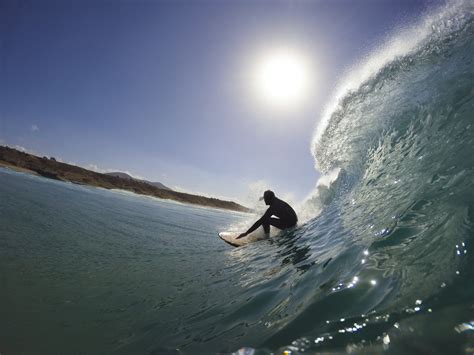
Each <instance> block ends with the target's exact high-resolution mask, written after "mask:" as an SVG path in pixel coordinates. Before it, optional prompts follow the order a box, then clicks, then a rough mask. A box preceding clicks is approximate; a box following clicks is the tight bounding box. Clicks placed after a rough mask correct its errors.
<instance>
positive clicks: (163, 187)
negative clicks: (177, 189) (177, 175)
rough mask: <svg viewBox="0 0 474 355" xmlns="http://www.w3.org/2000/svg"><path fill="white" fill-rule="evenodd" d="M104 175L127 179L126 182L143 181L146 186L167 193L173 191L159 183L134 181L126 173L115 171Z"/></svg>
mask: <svg viewBox="0 0 474 355" xmlns="http://www.w3.org/2000/svg"><path fill="white" fill-rule="evenodd" d="M105 174H106V175H110V176H115V177H118V178H121V179H128V180H135V181H143V182H145V183H147V184H150V185H152V186H155V187H157V188H159V189H163V190H169V191H174V190H173V189H170V188H169V187H168V186H166V185H163V184H162V183H161V182H152V181H148V180H141V179H136V178H134V177H133V176H130V175H128V174H127V173H122V172H120V171H115V172H111V173H105Z"/></svg>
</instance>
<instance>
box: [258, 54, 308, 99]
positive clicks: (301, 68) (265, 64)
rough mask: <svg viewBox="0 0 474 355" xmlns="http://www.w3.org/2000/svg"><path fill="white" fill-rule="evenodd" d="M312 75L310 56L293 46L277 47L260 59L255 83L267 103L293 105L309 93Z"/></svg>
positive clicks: (260, 95)
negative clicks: (291, 47) (287, 48)
mask: <svg viewBox="0 0 474 355" xmlns="http://www.w3.org/2000/svg"><path fill="white" fill-rule="evenodd" d="M311 76H312V75H311V71H310V66H309V64H308V60H307V59H306V58H305V57H304V56H303V55H301V54H299V53H297V52H295V51H291V50H275V51H272V52H269V53H266V54H265V55H264V56H262V58H261V59H260V60H259V61H258V64H257V66H256V70H255V83H254V84H255V87H256V91H257V95H258V96H259V97H260V98H261V99H262V101H263V102H264V103H266V104H267V105H271V106H273V107H277V108H290V107H295V106H298V105H299V104H301V103H302V102H303V101H304V100H305V99H306V98H307V97H308V95H309V91H310V83H311V80H312V78H311Z"/></svg>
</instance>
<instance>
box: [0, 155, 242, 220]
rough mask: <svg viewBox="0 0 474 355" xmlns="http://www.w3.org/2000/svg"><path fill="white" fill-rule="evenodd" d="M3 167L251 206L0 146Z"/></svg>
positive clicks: (214, 204)
mask: <svg viewBox="0 0 474 355" xmlns="http://www.w3.org/2000/svg"><path fill="white" fill-rule="evenodd" d="M0 167H5V168H9V169H12V170H15V171H18V172H23V173H28V174H34V175H37V176H42V177H46V178H49V179H54V180H60V181H68V182H71V183H74V184H79V185H89V186H94V187H101V188H105V189H109V190H124V191H129V192H131V193H135V194H138V195H146V196H151V197H155V198H159V199H164V200H173V201H176V202H180V203H185V204H191V205H198V206H203V207H211V208H218V209H225V210H231V211H236V212H244V213H249V212H251V210H250V209H249V208H247V207H245V206H242V205H239V204H238V203H236V202H233V201H225V200H219V199H217V198H212V197H205V196H199V195H192V194H188V193H184V192H177V191H173V190H166V189H160V188H158V187H156V186H153V185H151V184H149V183H147V182H144V181H139V180H129V179H124V178H121V177H116V176H111V175H107V174H101V173H97V172H94V171H91V170H87V169H84V168H81V167H78V166H75V165H69V164H66V163H61V162H58V161H56V160H55V159H54V158H48V157H42V158H40V157H38V156H35V155H32V154H28V153H24V152H20V151H18V150H16V149H13V148H9V147H5V146H0Z"/></svg>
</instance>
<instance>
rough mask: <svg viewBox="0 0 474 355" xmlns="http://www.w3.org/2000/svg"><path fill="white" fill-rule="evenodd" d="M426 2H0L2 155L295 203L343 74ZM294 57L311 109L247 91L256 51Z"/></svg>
mask: <svg viewBox="0 0 474 355" xmlns="http://www.w3.org/2000/svg"><path fill="white" fill-rule="evenodd" d="M433 6H435V2H434V1H413V0H409V1H408V0H407V1H389V0H370V1H369V0H364V1H352V0H351V1H349V0H347V1H342V0H335V1H316V0H315V1H309V0H304V1H303V0H302V1H289V0H286V1H201V0H196V1H151V0H149V1H141V0H136V1H133V0H127V1H123V0H117V1H106V0H104V1H101V0H95V1H47V0H46V1H11V0H6V1H5V0H4V1H2V5H0V24H1V27H0V31H1V32H0V40H1V42H2V47H1V49H0V51H1V58H0V59H1V67H0V71H1V75H0V144H8V145H10V146H21V147H25V148H26V149H28V150H29V151H32V152H35V153H37V154H40V155H49V156H55V157H57V158H60V159H61V160H63V161H65V162H72V163H75V164H78V165H81V166H84V167H92V166H95V167H97V168H98V169H100V170H104V171H105V170H120V171H128V172H131V173H132V174H134V175H136V176H140V177H143V178H146V179H148V180H153V181H160V182H162V183H164V184H166V185H168V186H170V187H176V188H178V189H181V190H184V191H188V192H194V193H200V194H206V195H210V196H216V197H226V198H232V199H234V200H238V201H241V202H244V203H246V202H247V201H249V200H251V199H252V196H253V194H256V193H258V194H260V193H261V191H260V190H261V189H262V188H264V187H271V188H272V189H273V190H274V191H275V192H276V193H277V195H280V196H286V197H288V198H290V199H292V200H293V201H295V202H296V201H299V200H301V199H303V198H304V197H305V196H306V195H308V194H309V193H310V192H311V190H312V189H313V188H314V186H315V184H316V181H317V179H318V176H319V174H318V172H317V171H316V170H315V168H314V160H313V157H312V156H311V153H310V142H311V139H312V136H313V132H314V130H315V127H316V125H317V122H318V119H319V118H320V116H321V113H322V111H323V109H324V105H325V103H326V102H327V101H328V100H329V99H330V98H331V95H332V94H333V92H334V89H335V85H337V82H338V81H339V80H340V79H341V77H342V76H343V74H344V73H347V71H348V69H349V68H350V67H352V66H353V65H354V64H355V63H357V62H358V61H361V60H363V58H364V57H365V56H367V54H368V53H370V51H371V50H373V49H375V48H376V46H377V45H378V44H379V43H380V42H381V41H383V39H385V38H387V36H389V35H390V33H393V32H396V31H397V30H398V29H399V28H402V27H404V26H405V25H406V24H407V23H410V22H413V21H416V19H417V18H419V17H420V16H421V14H422V13H423V12H424V11H426V10H427V9H429V8H430V7H433ZM278 46H284V47H288V48H292V49H295V50H297V51H299V52H301V53H304V55H305V57H306V58H308V59H309V61H310V62H311V63H312V67H313V68H314V76H313V77H312V78H311V81H312V83H313V85H312V89H311V92H310V93H309V96H310V100H308V101H307V102H306V103H305V105H302V106H301V107H299V108H297V109H294V110H291V111H288V112H287V111H284V112H279V111H277V110H276V109H275V108H271V107H263V106H262V105H261V103H259V102H258V100H257V98H255V97H253V96H254V93H253V92H252V90H251V89H250V87H251V84H252V83H251V82H250V81H251V79H250V73H251V71H252V66H253V64H254V63H255V62H256V61H257V59H258V57H259V55H260V54H261V53H263V51H264V50H265V49H268V48H272V47H278Z"/></svg>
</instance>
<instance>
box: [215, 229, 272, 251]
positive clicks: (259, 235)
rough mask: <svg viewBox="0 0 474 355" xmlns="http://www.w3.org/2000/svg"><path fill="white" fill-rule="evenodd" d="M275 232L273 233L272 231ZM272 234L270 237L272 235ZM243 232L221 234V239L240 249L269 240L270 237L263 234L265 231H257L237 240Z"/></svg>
mask: <svg viewBox="0 0 474 355" xmlns="http://www.w3.org/2000/svg"><path fill="white" fill-rule="evenodd" d="M271 232H273V231H271ZM271 232H270V236H271V235H272V233H271ZM240 233H241V232H220V233H219V238H221V239H222V240H223V241H224V242H226V243H227V244H230V245H232V246H234V247H240V246H242V245H246V244H249V243H254V242H257V241H259V240H264V239H267V238H268V236H267V235H265V233H263V230H261V231H260V230H257V231H255V232H253V233H250V234H249V235H248V236H246V237H243V238H240V239H237V237H238V236H239V235H240Z"/></svg>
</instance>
